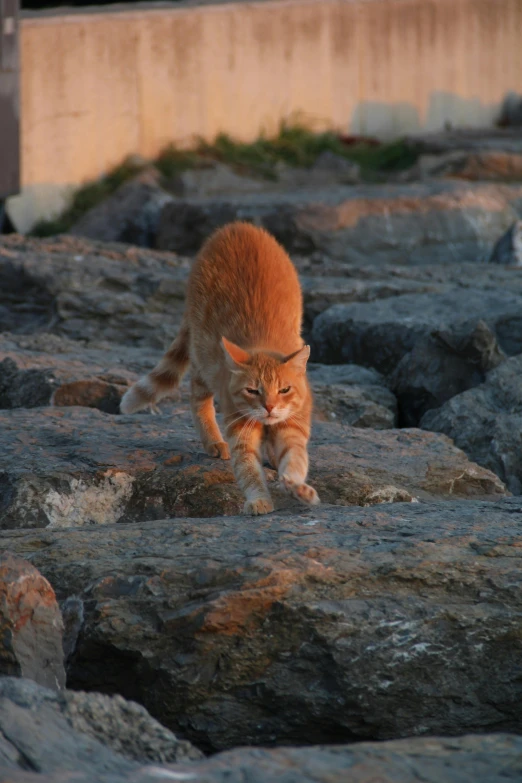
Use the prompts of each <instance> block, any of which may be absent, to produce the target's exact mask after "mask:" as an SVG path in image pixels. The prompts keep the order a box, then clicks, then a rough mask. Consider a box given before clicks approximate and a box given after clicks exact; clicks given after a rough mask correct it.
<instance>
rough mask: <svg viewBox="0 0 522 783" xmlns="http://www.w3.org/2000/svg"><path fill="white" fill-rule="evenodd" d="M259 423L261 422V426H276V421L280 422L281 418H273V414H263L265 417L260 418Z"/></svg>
mask: <svg viewBox="0 0 522 783" xmlns="http://www.w3.org/2000/svg"><path fill="white" fill-rule="evenodd" d="M260 421H262V422H263V424H276V423H277V422H278V421H282V417H281V416H274V414H273V413H265V415H264V416H263V417H261V418H260Z"/></svg>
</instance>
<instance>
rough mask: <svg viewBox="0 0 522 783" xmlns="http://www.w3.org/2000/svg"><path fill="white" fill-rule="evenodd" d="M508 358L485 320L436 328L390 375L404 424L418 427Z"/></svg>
mask: <svg viewBox="0 0 522 783" xmlns="http://www.w3.org/2000/svg"><path fill="white" fill-rule="evenodd" d="M505 358H506V357H505V355H504V353H503V352H502V350H501V349H500V348H499V346H498V343H497V340H496V338H495V335H494V334H493V333H492V331H491V330H490V329H489V328H488V327H487V325H486V324H485V323H484V321H478V322H473V321H472V322H471V323H469V322H468V323H463V324H460V325H459V326H458V327H457V328H453V329H450V330H435V331H433V332H432V333H431V334H430V335H429V336H428V337H424V338H421V339H419V340H417V342H416V343H415V345H414V347H413V350H412V351H410V353H407V354H406V355H405V356H403V358H402V359H401V360H400V362H399V364H398V365H397V366H396V367H395V369H394V370H393V372H392V373H391V375H390V377H389V379H388V380H389V384H390V388H391V389H392V390H393V391H394V393H395V394H396V395H397V400H398V405H399V412H400V422H401V425H402V426H405V427H416V426H417V425H418V424H419V421H420V420H421V418H422V416H423V414H424V413H426V411H428V410H430V409H432V408H438V407H440V406H441V405H442V404H443V403H444V402H446V401H447V400H449V399H450V398H451V397H454V396H455V395H456V394H460V392H463V391H465V390H466V389H470V388H472V387H473V386H478V385H479V384H480V383H482V382H483V381H484V380H485V379H486V374H487V373H488V372H489V370H492V369H494V368H495V367H497V366H498V365H499V364H501V363H502V362H503V361H504V360H505Z"/></svg>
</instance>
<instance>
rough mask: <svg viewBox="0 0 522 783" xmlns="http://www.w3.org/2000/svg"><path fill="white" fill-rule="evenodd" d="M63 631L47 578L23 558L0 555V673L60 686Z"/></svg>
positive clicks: (62, 681)
mask: <svg viewBox="0 0 522 783" xmlns="http://www.w3.org/2000/svg"><path fill="white" fill-rule="evenodd" d="M62 632H63V622H62V616H61V614H60V609H59V607H58V603H57V601H56V596H55V594H54V590H53V588H52V587H51V585H50V584H49V582H48V581H47V579H45V578H44V577H43V576H42V575H41V574H40V573H39V572H38V571H37V569H36V568H35V567H34V566H32V565H31V564H30V563H28V562H27V561H26V560H23V559H22V558H20V557H16V556H14V555H12V554H10V553H9V552H5V551H4V552H3V553H2V554H0V674H4V675H5V674H9V675H16V676H18V677H28V678H29V679H31V680H34V681H35V682H37V683H40V685H45V686H46V687H48V688H55V689H59V688H64V687H65V668H64V660H63V648H62ZM1 682H2V680H1V678H0V683H1Z"/></svg>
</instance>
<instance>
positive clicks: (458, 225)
mask: <svg viewBox="0 0 522 783" xmlns="http://www.w3.org/2000/svg"><path fill="white" fill-rule="evenodd" d="M521 199H522V186H520V185H516V186H515V185H513V186H509V185H504V184H499V185H493V184H491V185H484V184H469V183H466V184H463V183H458V182H436V181H435V182H430V183H421V184H415V185H413V184H412V185H361V186H355V187H351V188H343V187H337V188H335V187H334V188H328V189H322V190H321V189H317V188H314V189H310V190H296V191H295V192H288V193H279V192H274V193H270V194H250V195H248V194H244V195H242V196H241V197H240V196H223V197H221V198H220V199H217V198H206V199H205V198H200V199H185V200H183V199H180V200H178V201H176V202H175V203H174V202H173V203H171V204H167V205H166V206H165V207H164V209H163V211H162V213H161V217H160V222H159V226H158V234H157V238H156V247H158V248H160V249H163V250H175V251H176V252H179V253H194V252H196V251H197V250H199V248H200V246H201V244H202V243H203V241H204V240H205V239H206V237H207V236H208V235H209V234H210V233H211V232H212V231H214V230H215V229H216V228H218V227H219V226H222V225H224V224H225V223H228V222H229V221H231V220H238V219H239V220H248V221H251V222H253V223H256V224H259V225H262V226H264V227H265V228H267V229H268V230H269V231H270V232H271V233H272V234H274V236H275V237H276V238H277V239H278V240H279V241H280V242H282V244H283V245H284V246H285V247H286V248H287V249H288V250H290V251H292V252H306V253H310V252H312V251H314V250H322V251H324V252H326V253H327V254H328V255H330V256H331V257H333V258H337V259H342V260H343V261H345V262H349V263H364V262H366V261H367V260H368V259H371V260H372V262H373V263H409V264H434V263H440V262H446V263H454V262H455V261H472V262H477V261H481V260H483V259H484V257H485V255H487V254H488V253H489V251H490V249H491V245H492V244H493V242H494V241H495V240H496V238H497V237H498V236H499V235H500V234H501V233H502V232H503V231H505V230H506V229H507V228H508V227H509V226H510V225H511V223H512V222H513V220H516V219H517V217H519V216H520V210H521Z"/></svg>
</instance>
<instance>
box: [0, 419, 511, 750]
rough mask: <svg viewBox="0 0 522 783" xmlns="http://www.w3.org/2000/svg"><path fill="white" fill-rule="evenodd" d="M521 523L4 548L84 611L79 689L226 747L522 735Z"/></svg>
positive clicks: (359, 522) (41, 535)
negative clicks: (134, 705) (121, 700)
mask: <svg viewBox="0 0 522 783" xmlns="http://www.w3.org/2000/svg"><path fill="white" fill-rule="evenodd" d="M360 432H366V431H364V430H360ZM406 437H407V434H406ZM382 459H383V461H384V460H385V459H386V460H387V459H389V455H388V452H387V451H386V449H385V448H383V450H382ZM521 524H522V509H521V506H520V498H504V499H502V500H498V501H496V502H481V501H480V500H468V501H466V502H464V501H462V500H460V501H459V500H455V501H453V502H445V503H443V502H434V503H405V504H400V503H399V504H397V503H396V504H393V505H389V506H387V505H380V506H378V507H370V508H346V507H344V508H340V507H328V506H318V507H315V508H313V509H299V511H297V512H296V511H289V512H286V513H284V514H281V513H274V514H270V515H268V516H266V517H262V518H259V519H258V520H257V521H256V523H255V525H253V524H252V523H251V522H247V521H246V520H245V518H244V517H230V518H227V519H223V517H216V518H207V519H202V518H199V519H192V520H190V519H178V520H172V519H171V520H165V521H154V522H149V523H141V524H140V525H109V526H102V527H98V528H96V529H94V528H92V527H85V528H77V529H75V530H33V531H16V532H2V533H0V542H1V544H2V545H3V546H7V547H9V548H10V549H12V550H13V551H14V552H19V553H21V554H23V555H24V556H25V557H30V558H31V561H32V562H33V563H34V564H35V566H37V567H38V568H39V570H40V571H41V572H42V573H43V574H44V575H45V576H46V577H47V578H48V579H49V580H50V582H51V583H52V584H53V585H54V587H55V589H56V591H57V594H58V596H59V597H60V599H64V598H66V597H67V596H70V595H75V596H78V597H80V598H83V599H85V622H84V626H83V628H82V632H81V634H80V637H79V639H78V645H77V648H76V652H75V653H74V655H73V657H72V659H71V662H70V664H69V671H68V676H69V681H70V684H71V685H72V686H73V687H75V688H81V689H85V688H88V689H93V690H104V689H108V688H110V689H111V690H114V689H115V690H118V691H119V692H120V693H121V694H122V695H123V696H124V697H127V696H132V698H133V699H135V700H139V702H141V703H142V704H143V705H144V706H145V707H146V708H147V709H148V710H149V711H150V712H151V714H152V715H154V717H156V719H158V720H160V721H161V722H162V723H163V724H164V725H166V726H168V727H169V728H170V729H172V730H174V731H177V732H181V733H182V734H183V736H186V737H188V738H189V739H191V740H192V741H195V742H196V744H200V745H201V746H202V747H204V748H208V749H211V748H213V749H219V748H229V747H232V746H234V745H237V744H249V743H255V744H266V743H274V742H277V743H280V744H285V745H287V744H292V743H299V744H307V743H317V742H353V741H354V740H358V739H359V740H360V739H370V738H373V739H386V738H397V737H401V736H411V735H412V734H413V735H418V734H433V733H442V734H445V735H449V734H453V735H461V734H463V733H465V732H469V731H473V732H487V731H490V730H491V731H495V732H500V731H512V732H515V733H516V732H520V730H521V727H522V718H521V714H520V700H521V698H522V683H521V681H520V642H519V639H520V638H521V635H522V606H521V602H522V569H521V568H520V565H519V561H520V557H521V548H520V546H519V539H520V535H519V534H520V526H521Z"/></svg>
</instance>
